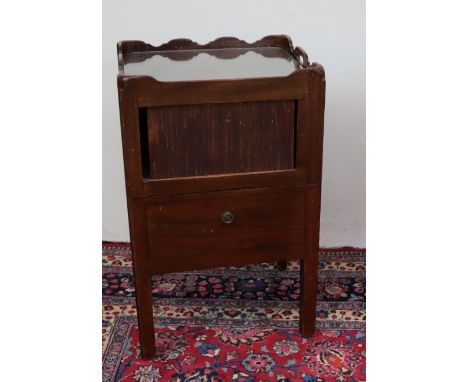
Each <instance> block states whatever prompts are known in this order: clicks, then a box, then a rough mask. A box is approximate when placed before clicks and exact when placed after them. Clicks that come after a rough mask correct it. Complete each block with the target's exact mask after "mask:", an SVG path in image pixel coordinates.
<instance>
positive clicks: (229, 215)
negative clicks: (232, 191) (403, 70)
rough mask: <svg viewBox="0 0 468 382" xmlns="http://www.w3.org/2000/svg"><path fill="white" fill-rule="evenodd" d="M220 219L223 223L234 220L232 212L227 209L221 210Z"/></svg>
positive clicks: (229, 222)
mask: <svg viewBox="0 0 468 382" xmlns="http://www.w3.org/2000/svg"><path fill="white" fill-rule="evenodd" d="M221 220H222V221H223V223H226V224H231V223H232V222H233V221H234V214H233V213H232V212H229V211H226V212H223V213H222V214H221Z"/></svg>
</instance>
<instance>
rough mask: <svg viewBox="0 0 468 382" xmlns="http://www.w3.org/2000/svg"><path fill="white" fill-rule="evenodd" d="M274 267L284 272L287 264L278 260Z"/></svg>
mask: <svg viewBox="0 0 468 382" xmlns="http://www.w3.org/2000/svg"><path fill="white" fill-rule="evenodd" d="M276 266H277V267H278V270H279V271H285V270H286V268H287V267H288V262H287V261H286V260H279V261H277V262H276Z"/></svg>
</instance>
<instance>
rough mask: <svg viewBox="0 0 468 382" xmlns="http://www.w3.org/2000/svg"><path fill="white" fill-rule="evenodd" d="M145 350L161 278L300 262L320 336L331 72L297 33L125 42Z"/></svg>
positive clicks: (304, 309) (310, 316) (127, 146)
mask: <svg viewBox="0 0 468 382" xmlns="http://www.w3.org/2000/svg"><path fill="white" fill-rule="evenodd" d="M117 52H118V61H119V75H118V80H117V82H118V90H119V102H120V118H121V131H122V143H123V155H124V164H125V179H126V190H127V203H128V215H129V222H130V235H131V243H132V250H133V267H134V274H135V284H136V295H137V311H138V327H139V334H140V345H141V354H142V357H143V358H145V359H150V358H153V357H154V356H155V355H156V346H155V335H154V323H153V310H152V294H151V276H152V275H154V274H161V273H167V272H181V271H189V270H196V269H204V268H210V267H225V266H241V265H245V264H252V263H260V262H274V261H277V262H278V265H279V267H280V269H284V267H285V264H286V260H288V259H300V264H301V302H300V304H301V305H300V306H301V314H300V317H301V318H300V330H301V333H302V334H303V335H304V336H311V335H313V334H314V331H315V309H316V284H317V270H318V269H317V268H318V243H319V227H320V189H321V177H322V140H323V114H324V105H325V74H324V70H323V67H322V66H321V65H319V64H317V63H313V64H310V63H309V60H308V58H307V54H306V53H305V52H304V51H303V50H302V49H301V48H299V47H296V48H295V47H294V46H293V44H292V42H291V39H290V38H289V37H288V36H282V35H279V36H267V37H264V38H262V39H261V40H258V41H256V42H254V43H252V44H249V43H246V42H245V41H242V40H239V39H237V38H233V37H223V38H219V39H217V40H214V41H212V42H210V43H208V44H206V45H199V44H197V43H195V42H193V41H191V40H187V39H177V40H172V41H170V42H168V43H166V44H163V45H160V46H152V45H150V44H147V43H144V42H142V41H122V42H119V43H118V45H117Z"/></svg>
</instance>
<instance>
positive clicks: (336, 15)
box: [102, 0, 365, 247]
mask: <svg viewBox="0 0 468 382" xmlns="http://www.w3.org/2000/svg"><path fill="white" fill-rule="evenodd" d="M269 34H288V35H290V36H291V37H292V40H293V43H294V44H295V45H299V46H302V47H303V48H304V49H305V50H306V52H307V53H308V54H309V59H310V60H311V62H312V61H317V62H319V63H321V64H322V65H323V66H324V67H325V71H326V77H327V99H326V113H325V138H324V168H323V190H322V216H321V224H322V225H321V234H320V244H321V246H323V247H330V246H345V245H350V246H359V247H365V1H364V0H352V1H350V0H300V1H298V0H296V1H293V0H289V1H285V0H249V1H245V0H230V1H224V0H203V1H195V0H189V1H181V0H165V1H161V0H132V1H123V0H103V44H102V45H103V46H102V48H103V84H102V86H103V240H110V241H128V240H129V233H128V223H127V210H126V199H125V186H124V172H123V161H122V147H121V139H120V125H119V112H118V101H117V86H116V75H117V56H116V47H115V46H116V42H117V41H119V40H132V39H135V40H144V41H147V42H149V43H152V44H153V45H159V44H161V43H164V42H166V41H168V40H171V39H174V38H178V37H187V38H190V39H192V40H194V41H197V42H199V43H206V42H208V41H211V40H213V39H214V38H216V37H221V36H235V37H239V38H241V39H244V40H246V41H249V42H253V41H255V40H257V39H259V38H261V37H263V36H265V35H269Z"/></svg>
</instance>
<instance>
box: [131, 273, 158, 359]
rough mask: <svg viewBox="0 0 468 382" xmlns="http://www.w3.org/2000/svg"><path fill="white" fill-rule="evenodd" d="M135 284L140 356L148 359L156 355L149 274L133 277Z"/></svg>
mask: <svg viewBox="0 0 468 382" xmlns="http://www.w3.org/2000/svg"><path fill="white" fill-rule="evenodd" d="M135 285H136V288H135V289H136V297H137V312H138V334H139V337H140V349H141V356H142V358H143V359H147V360H149V359H152V358H154V357H155V356H156V344H155V336H154V322H153V302H152V294H151V276H150V275H144V276H140V277H138V276H137V277H136V278H135Z"/></svg>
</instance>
